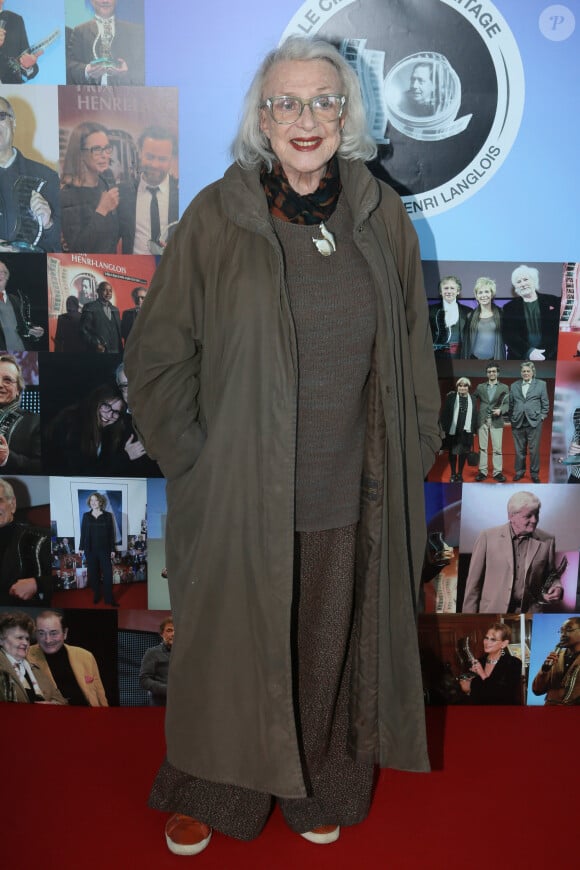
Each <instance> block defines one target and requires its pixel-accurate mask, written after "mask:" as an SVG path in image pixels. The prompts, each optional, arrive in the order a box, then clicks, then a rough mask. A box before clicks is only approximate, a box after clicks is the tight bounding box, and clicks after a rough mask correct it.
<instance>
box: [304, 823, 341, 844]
mask: <svg viewBox="0 0 580 870" xmlns="http://www.w3.org/2000/svg"><path fill="white" fill-rule="evenodd" d="M300 836H301V837H304V839H305V840H308V842H309V843H317V844H318V845H319V846H325V845H326V844H327V843H336V841H337V840H338V838H339V837H340V828H339V827H337V828H335V829H334V831H329V832H328V834H315V833H314V831H306V833H305V834H300Z"/></svg>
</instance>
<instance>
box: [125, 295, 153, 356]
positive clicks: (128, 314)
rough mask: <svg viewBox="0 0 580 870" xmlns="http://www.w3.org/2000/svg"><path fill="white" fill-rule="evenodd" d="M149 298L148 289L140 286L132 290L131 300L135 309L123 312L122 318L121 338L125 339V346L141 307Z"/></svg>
mask: <svg viewBox="0 0 580 870" xmlns="http://www.w3.org/2000/svg"><path fill="white" fill-rule="evenodd" d="M146 296H147V287H143V286H139V287H133V289H132V290H131V299H132V300H133V302H134V306H133V308H127V309H126V310H125V311H123V316H122V317H121V338H122V339H123V344H124V343H125V342H126V341H127V339H128V338H129V333H130V332H131V329H132V328H133V324H134V323H135V321H136V320H137V315H138V314H139V311H140V310H141V306H142V304H143V302H144V300H145V297H146Z"/></svg>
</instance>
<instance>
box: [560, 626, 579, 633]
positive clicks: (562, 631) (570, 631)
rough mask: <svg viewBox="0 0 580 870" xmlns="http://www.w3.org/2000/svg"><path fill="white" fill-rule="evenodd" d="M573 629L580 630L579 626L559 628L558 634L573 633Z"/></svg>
mask: <svg viewBox="0 0 580 870" xmlns="http://www.w3.org/2000/svg"><path fill="white" fill-rule="evenodd" d="M575 631H580V628H578V627H576V628H561V629H560V630H559V632H558V634H574V632H575Z"/></svg>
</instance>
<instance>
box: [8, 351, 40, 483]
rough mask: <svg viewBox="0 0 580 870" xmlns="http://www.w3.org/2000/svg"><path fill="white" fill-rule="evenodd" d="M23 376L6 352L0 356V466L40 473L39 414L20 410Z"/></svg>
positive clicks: (29, 472)
mask: <svg viewBox="0 0 580 870" xmlns="http://www.w3.org/2000/svg"><path fill="white" fill-rule="evenodd" d="M23 390H24V378H23V377H22V372H21V370H20V366H19V365H18V362H17V361H16V359H15V358H14V357H13V356H10V354H2V355H1V356H0V468H1V469H2V473H3V474H40V473H41V471H42V468H41V462H40V415H39V414H32V413H30V412H29V411H24V410H23V409H22V408H21V407H20V396H21V395H22V391H23Z"/></svg>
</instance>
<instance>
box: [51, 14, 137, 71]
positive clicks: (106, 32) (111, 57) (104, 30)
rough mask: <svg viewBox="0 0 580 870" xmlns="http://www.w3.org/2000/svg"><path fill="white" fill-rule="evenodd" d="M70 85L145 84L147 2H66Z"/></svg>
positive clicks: (67, 63) (67, 57)
mask: <svg viewBox="0 0 580 870" xmlns="http://www.w3.org/2000/svg"><path fill="white" fill-rule="evenodd" d="M65 20H66V27H67V41H66V82H67V84H69V85H87V84H89V85H102V86H105V85H108V86H111V85H144V84H145V31H144V27H143V0H65Z"/></svg>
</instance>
